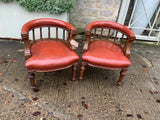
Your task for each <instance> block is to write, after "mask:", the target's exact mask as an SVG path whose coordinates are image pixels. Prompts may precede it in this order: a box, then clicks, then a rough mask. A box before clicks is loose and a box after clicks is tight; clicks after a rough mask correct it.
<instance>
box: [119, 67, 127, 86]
mask: <svg viewBox="0 0 160 120" xmlns="http://www.w3.org/2000/svg"><path fill="white" fill-rule="evenodd" d="M127 70H128V68H123V69H122V70H121V72H120V76H119V80H118V81H117V86H120V85H121V83H122V80H123V77H124V76H125V75H126V72H127Z"/></svg>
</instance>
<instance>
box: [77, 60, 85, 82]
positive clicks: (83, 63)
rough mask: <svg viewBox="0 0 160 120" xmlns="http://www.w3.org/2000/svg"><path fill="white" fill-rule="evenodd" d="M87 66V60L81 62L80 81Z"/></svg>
mask: <svg viewBox="0 0 160 120" xmlns="http://www.w3.org/2000/svg"><path fill="white" fill-rule="evenodd" d="M85 66H86V62H82V64H81V71H80V77H79V80H80V81H82V80H83V73H84V70H85Z"/></svg>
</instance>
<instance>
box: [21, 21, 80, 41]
mask: <svg viewBox="0 0 160 120" xmlns="http://www.w3.org/2000/svg"><path fill="white" fill-rule="evenodd" d="M76 34H77V30H76V29H75V28H74V27H73V26H72V25H70V24H69V23H67V22H64V21H61V20H57V19H51V18H41V19H35V20H32V21H29V22H27V23H26V24H24V25H23V27H22V30H21V35H22V39H23V40H24V39H26V37H27V38H28V40H30V41H33V42H35V41H36V40H42V39H43V40H45V39H55V40H67V41H70V40H71V39H74V37H75V35H76Z"/></svg>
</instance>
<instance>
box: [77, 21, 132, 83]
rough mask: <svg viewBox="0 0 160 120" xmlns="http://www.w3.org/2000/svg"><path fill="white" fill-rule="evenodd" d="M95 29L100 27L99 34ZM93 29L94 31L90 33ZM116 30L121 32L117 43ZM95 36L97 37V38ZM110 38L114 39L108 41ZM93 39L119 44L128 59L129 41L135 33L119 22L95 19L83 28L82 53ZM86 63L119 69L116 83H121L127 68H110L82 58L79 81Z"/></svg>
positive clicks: (129, 53)
mask: <svg viewBox="0 0 160 120" xmlns="http://www.w3.org/2000/svg"><path fill="white" fill-rule="evenodd" d="M97 29H100V31H99V35H97ZM104 29H108V33H107V34H106V36H105V35H103V32H104ZM93 30H94V32H93V33H92V31H93ZM111 30H114V31H115V32H114V34H113V35H112V36H111ZM118 32H120V33H121V34H122V36H121V38H120V42H119V43H117V41H116V39H117V37H118ZM92 34H93V37H91V36H92ZM113 36H114V37H113ZM125 36H126V37H125ZM96 37H98V39H97V38H96ZM104 38H106V39H104ZM110 38H114V40H112V41H110ZM95 40H106V41H109V42H113V43H115V44H116V45H117V46H119V47H120V48H121V49H122V51H123V53H124V55H125V56H126V57H127V58H128V59H129V58H130V56H131V52H130V46H131V43H132V42H133V41H134V40H135V35H134V33H133V32H132V31H131V30H130V29H128V28H127V27H125V26H124V25H121V24H119V23H116V22H111V21H95V22H92V23H89V24H88V25H87V27H86V29H85V43H84V47H83V53H85V52H87V51H88V45H89V44H90V43H91V42H92V41H95ZM123 40H125V43H124V46H123V45H122V43H123ZM86 65H90V66H93V67H98V68H103V69H111V70H121V72H120V77H119V80H118V82H117V85H120V84H121V82H122V79H123V77H124V76H125V75H126V72H127V70H128V68H127V67H121V68H119V67H118V68H111V67H103V66H96V65H94V64H91V63H88V62H86V61H83V60H82V63H81V70H80V77H79V79H80V81H82V79H83V74H84V71H85V67H86Z"/></svg>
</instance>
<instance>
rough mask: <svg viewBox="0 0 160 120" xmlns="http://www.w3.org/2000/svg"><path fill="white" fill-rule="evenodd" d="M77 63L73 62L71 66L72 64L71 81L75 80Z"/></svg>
mask: <svg viewBox="0 0 160 120" xmlns="http://www.w3.org/2000/svg"><path fill="white" fill-rule="evenodd" d="M77 65H78V62H76V63H73V66H72V81H75V80H76V71H77Z"/></svg>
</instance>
